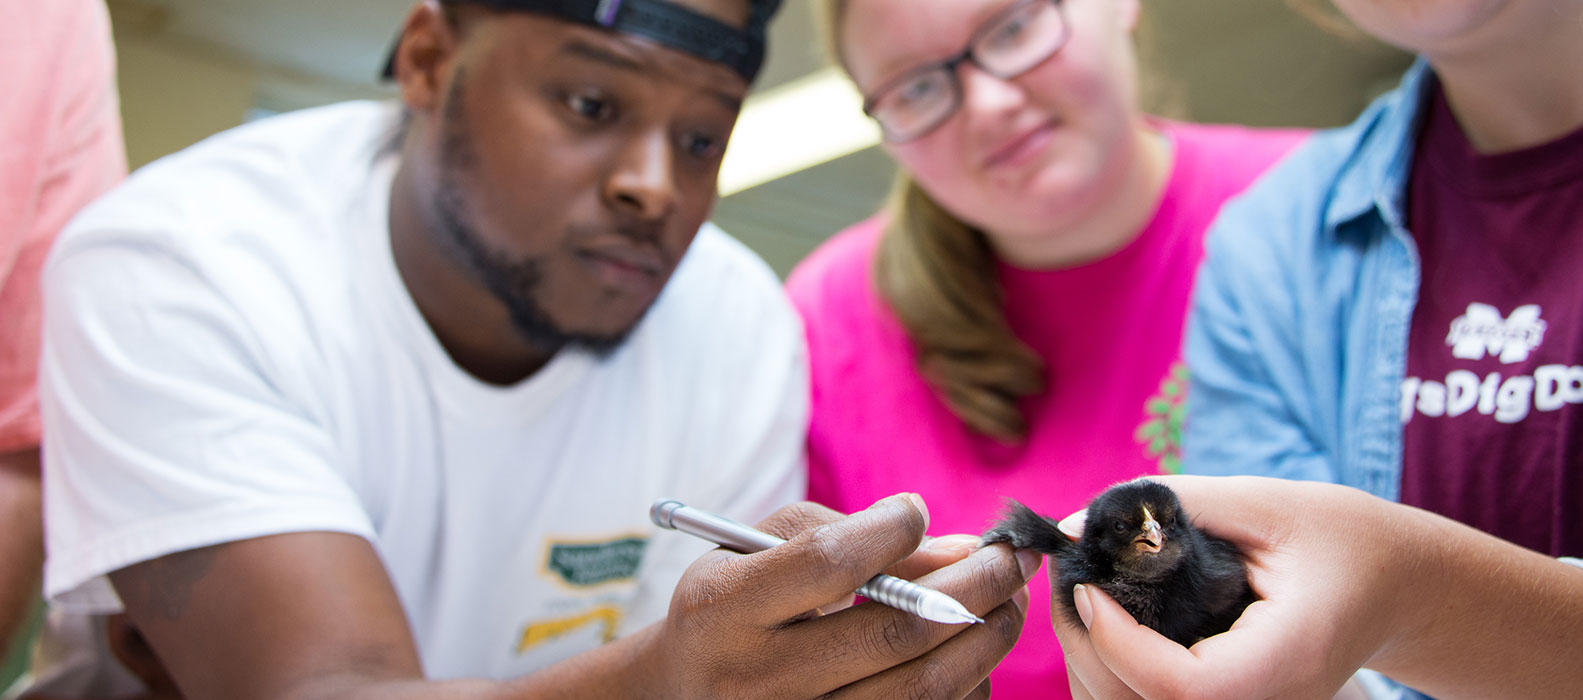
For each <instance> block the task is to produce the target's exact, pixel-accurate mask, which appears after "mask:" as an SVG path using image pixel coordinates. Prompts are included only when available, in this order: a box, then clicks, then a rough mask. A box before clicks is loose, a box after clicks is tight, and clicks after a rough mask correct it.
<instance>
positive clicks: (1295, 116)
mask: <svg viewBox="0 0 1583 700" xmlns="http://www.w3.org/2000/svg"><path fill="white" fill-rule="evenodd" d="M1143 2H1144V7H1145V25H1144V27H1143V28H1142V29H1141V31H1140V42H1141V44H1142V47H1141V53H1142V55H1143V56H1144V63H1145V66H1144V73H1145V77H1146V80H1147V82H1148V85H1147V88H1146V91H1145V101H1146V103H1147V104H1148V105H1149V106H1150V107H1151V109H1152V110H1153V111H1155V112H1157V113H1161V114H1164V115H1166V116H1171V117H1176V118H1184V119H1195V120H1202V121H1229V122H1241V123H1247V124H1259V125H1302V126H1331V125H1338V124H1342V123H1345V122H1346V121H1348V120H1350V119H1351V118H1352V116H1353V115H1355V114H1356V113H1357V112H1358V111H1359V110H1360V109H1361V108H1362V107H1363V106H1364V105H1365V104H1366V103H1367V101H1368V99H1370V98H1371V97H1373V96H1374V95H1376V94H1378V93H1379V92H1381V91H1383V90H1385V89H1387V88H1389V87H1390V86H1391V85H1393V84H1394V82H1395V80H1396V77H1397V76H1398V75H1399V74H1400V72H1401V71H1402V69H1403V68H1404V67H1405V66H1406V63H1407V58H1406V57H1405V56H1402V55H1401V54H1399V53H1397V52H1394V51H1392V50H1389V49H1386V48H1384V47H1381V46H1380V45H1378V44H1376V43H1373V42H1370V41H1365V40H1362V39H1358V38H1348V37H1345V36H1341V35H1338V34H1337V33H1335V32H1333V31H1327V30H1325V29H1322V28H1320V27H1318V26H1316V25H1315V24H1314V23H1313V22H1311V21H1309V20H1308V19H1305V18H1303V17H1300V16H1299V15H1297V14H1296V13H1295V12H1293V11H1292V10H1291V9H1290V8H1288V7H1287V6H1286V4H1285V3H1283V2H1281V1H1280V0H1143ZM811 5H812V3H811V2H809V1H808V0H787V3H786V8H785V10H783V11H782V14H781V16H780V18H779V19H778V20H777V24H776V25H775V27H774V31H773V36H772V44H771V56H770V60H769V64H768V66H767V68H766V72H765V75H764V77H763V78H762V79H761V81H760V84H759V86H758V88H759V89H767V88H772V87H774V86H776V85H780V84H782V83H785V82H786V81H788V80H792V79H795V78H797V77H799V76H802V75H805V74H807V73H809V72H811V71H813V70H816V69H817V68H819V67H820V66H822V65H823V56H822V51H821V48H820V43H819V40H818V37H817V32H816V31H815V29H814V22H813V17H812V14H813V13H812V12H811ZM109 6H110V8H111V13H112V17H113V19H114V22H115V26H116V39H117V42H118V43H119V60H120V81H121V100H122V105H123V113H124V118H125V128H126V139H127V150H128V155H129V157H130V160H131V162H132V165H133V167H137V166H139V165H141V164H144V163H146V162H148V161H150V160H152V159H154V158H157V157H159V156H161V155H164V154H166V153H170V152H172V151H174V150H178V149H180V148H182V147H185V146H187V145H189V144H191V143H194V142H196V141H198V140H199V139H202V138H204V137H205V136H208V135H210V134H212V133H214V132H216V131H220V130H222V129H226V128H229V127H232V126H235V125H237V124H240V123H241V122H242V121H243V120H244V118H246V117H247V116H248V115H249V114H256V112H255V111H254V110H264V111H266V112H278V111H286V110H290V109H296V108H301V107H307V106H312V105H316V104H324V103H327V102H333V101H336V100H339V99H346V98H349V97H380V96H386V95H389V94H390V93H389V90H388V88H384V87H381V86H379V85H376V84H375V82H374V80H373V76H374V75H375V73H376V71H377V69H378V67H379V64H380V61H381V60H383V57H384V52H385V49H386V47H387V46H388V44H389V42H390V40H391V38H392V36H393V35H394V33H395V31H396V29H397V27H398V26H399V24H400V22H401V19H402V17H403V15H404V13H405V12H406V10H407V8H408V7H410V2H409V0H335V1H333V2H325V1H324V0H270V1H268V2H258V1H257V0H109ZM794 137H796V136H795V135H789V138H794ZM891 173H892V166H891V164H890V162H889V160H888V158H886V157H885V155H884V154H883V153H882V152H880V151H879V150H878V149H877V148H869V149H865V150H862V151H858V152H856V153H853V154H851V155H848V156H846V157H843V158H839V159H836V160H834V161H831V162H828V163H825V164H823V165H819V166H816V167H812V168H809V169H807V170H804V171H802V172H799V173H795V174H791V175H789V176H786V177H783V178H780V179H778V180H775V181H773V182H770V183H768V184H765V185H762V186H759V187H755V188H753V189H750V190H746V191H744V192H741V193H738V194H735V195H733V196H730V197H727V198H725V199H723V200H722V201H721V202H720V205H719V206H718V207H717V209H716V216H715V218H716V220H717V221H718V222H719V223H720V224H721V225H722V226H724V227H725V228H726V230H728V231H731V232H732V233H733V234H735V235H736V236H738V237H739V238H741V239H743V240H744V241H746V242H747V243H748V244H749V245H750V246H752V247H753V248H754V249H755V250H757V251H758V252H759V253H760V255H762V256H764V257H765V258H766V259H767V260H768V261H769V262H770V264H771V265H772V266H773V267H775V268H776V270H777V271H779V272H781V273H782V274H784V273H785V272H786V271H787V270H789V269H790V267H791V266H792V265H793V264H795V263H796V262H797V261H798V260H800V259H801V258H802V257H803V256H804V255H806V254H807V252H808V251H810V250H811V249H812V248H813V247H814V246H816V245H817V244H818V243H819V242H820V241H822V240H824V239H825V238H826V237H828V236H829V235H830V234H831V233H833V232H834V231H836V230H838V229H840V228H841V227H843V226H845V225H847V224H850V223H852V222H854V221H856V220H858V219H861V218H863V217H864V216H866V215H867V214H868V213H870V212H871V211H873V210H874V208H875V207H876V206H877V205H878V203H879V201H880V200H881V199H882V198H883V196H884V194H885V192H886V191H887V188H888V183H889V180H890V177H891Z"/></svg>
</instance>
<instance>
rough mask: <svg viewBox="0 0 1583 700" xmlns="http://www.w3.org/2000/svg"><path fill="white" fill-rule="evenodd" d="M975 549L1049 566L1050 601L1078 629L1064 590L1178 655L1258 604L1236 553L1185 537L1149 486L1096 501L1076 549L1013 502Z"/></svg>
mask: <svg viewBox="0 0 1583 700" xmlns="http://www.w3.org/2000/svg"><path fill="white" fill-rule="evenodd" d="M983 541H984V543H985V544H990V543H994V542H1009V543H1011V544H1012V545H1013V546H1015V547H1018V548H1029V549H1032V550H1034V551H1038V552H1042V553H1044V554H1047V555H1050V556H1051V557H1053V558H1054V560H1055V564H1056V571H1057V576H1058V578H1057V585H1056V586H1055V590H1056V591H1057V593H1056V594H1055V597H1056V599H1057V600H1059V601H1060V603H1061V605H1060V607H1061V608H1062V609H1063V610H1064V611H1065V614H1066V616H1067V619H1068V620H1069V621H1070V622H1072V623H1073V624H1074V625H1076V626H1078V627H1079V628H1081V627H1082V623H1081V622H1080V621H1079V619H1078V614H1077V608H1076V607H1075V605H1074V603H1073V600H1072V589H1073V587H1075V586H1076V585H1077V584H1080V583H1081V584H1090V585H1094V586H1097V587H1099V588H1100V589H1101V590H1103V591H1105V592H1106V593H1107V594H1109V595H1110V597H1112V598H1114V599H1115V600H1116V602H1117V603H1120V604H1121V606H1122V608H1124V609H1126V611H1127V612H1129V613H1131V614H1132V616H1133V617H1134V618H1136V619H1137V621H1138V622H1139V623H1141V624H1144V625H1147V626H1148V627H1150V628H1152V629H1154V630H1155V631H1157V632H1159V633H1160V634H1162V635H1164V636H1165V637H1167V638H1168V639H1171V640H1172V641H1174V642H1176V643H1178V644H1181V645H1182V646H1192V645H1193V643H1194V642H1196V641H1198V640H1199V639H1202V638H1204V637H1210V636H1213V635H1216V634H1219V633H1221V632H1224V631H1226V630H1227V629H1230V628H1231V624H1232V623H1233V622H1236V620H1237V618H1238V617H1239V616H1241V615H1242V611H1243V609H1245V608H1247V607H1248V605H1249V604H1250V603H1252V602H1253V601H1254V600H1257V596H1255V595H1254V594H1253V591H1252V589H1251V588H1249V586H1248V577H1247V569H1246V566H1245V565H1244V563H1243V558H1242V554H1241V553H1240V552H1238V551H1237V548H1236V547H1235V546H1234V545H1232V544H1231V543H1229V542H1227V541H1225V540H1222V539H1220V538H1217V537H1215V536H1213V535H1210V534H1207V533H1205V532H1203V531H1201V530H1199V529H1198V528H1196V527H1194V526H1193V523H1192V521H1191V519H1190V518H1189V517H1188V515H1187V513H1185V512H1183V510H1182V506H1181V503H1180V501H1178V500H1177V498H1176V494H1175V493H1174V492H1172V491H1171V489H1170V488H1169V487H1167V486H1165V485H1163V484H1159V483H1156V482H1153V481H1141V480H1140V481H1130V482H1127V483H1123V484H1118V485H1116V486H1113V487H1111V488H1110V489H1108V490H1106V491H1105V492H1104V493H1102V494H1100V495H1099V497H1098V498H1095V499H1094V500H1093V502H1092V503H1090V504H1089V506H1088V517H1087V520H1086V521H1085V523H1084V526H1083V537H1082V539H1080V540H1078V541H1076V542H1073V541H1072V540H1071V539H1069V538H1068V537H1067V536H1066V535H1065V534H1064V533H1062V532H1061V531H1060V530H1059V529H1058V528H1057V527H1056V523H1055V521H1053V520H1051V519H1049V518H1046V517H1043V516H1041V515H1039V514H1037V513H1034V512H1033V511H1032V510H1029V509H1028V508H1027V506H1024V505H1022V504H1020V503H1016V502H1012V504H1011V506H1010V509H1009V512H1008V513H1007V515H1006V517H1005V519H1003V520H1002V521H1001V522H1000V523H999V524H997V525H996V526H995V527H994V528H993V529H991V530H990V531H989V532H988V533H986V534H985V535H984V538H983Z"/></svg>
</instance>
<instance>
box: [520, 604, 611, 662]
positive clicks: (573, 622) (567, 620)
mask: <svg viewBox="0 0 1583 700" xmlns="http://www.w3.org/2000/svg"><path fill="white" fill-rule="evenodd" d="M596 623H598V624H603V625H604V628H603V629H602V630H601V631H600V642H601V643H604V644H609V643H610V642H611V640H614V639H615V638H616V627H617V626H618V625H619V624H620V623H621V608H618V607H615V606H613V605H601V606H599V607H597V608H594V609H593V610H589V611H588V612H585V613H581V614H578V615H572V616H570V617H562V618H557V619H553V620H544V621H542V622H535V623H533V624H530V625H528V626H527V627H524V628H523V629H522V637H521V639H519V640H518V641H517V653H518V654H522V653H525V652H527V651H528V650H529V649H532V648H533V647H536V646H538V645H540V644H543V643H545V642H548V641H550V640H552V639H555V638H556V637H560V636H562V635H565V634H569V633H571V632H573V631H575V630H577V629H580V628H582V627H586V626H588V625H590V624H596Z"/></svg>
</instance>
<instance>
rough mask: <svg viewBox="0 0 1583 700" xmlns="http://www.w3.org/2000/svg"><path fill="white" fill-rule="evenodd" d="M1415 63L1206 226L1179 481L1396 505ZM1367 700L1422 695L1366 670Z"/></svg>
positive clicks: (1423, 70) (1414, 268)
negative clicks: (1322, 489) (1238, 478)
mask: <svg viewBox="0 0 1583 700" xmlns="http://www.w3.org/2000/svg"><path fill="white" fill-rule="evenodd" d="M1430 80H1431V76H1430V72H1429V69H1428V66H1427V65H1426V64H1425V63H1424V62H1423V61H1422V60H1420V61H1419V62H1418V63H1417V64H1415V65H1414V66H1413V67H1412V68H1411V69H1410V70H1409V71H1408V72H1407V74H1406V75H1405V77H1404V78H1403V80H1402V83H1401V85H1400V86H1399V87H1397V88H1396V89H1395V90H1394V91H1392V92H1390V93H1388V94H1386V95H1384V96H1382V97H1380V98H1379V99H1378V100H1376V101H1375V102H1374V103H1373V104H1372V105H1370V106H1369V108H1368V109H1367V110H1365V111H1364V113H1363V114H1362V116H1360V117H1359V118H1358V119H1357V121H1355V122H1354V123H1352V124H1351V125H1350V126H1346V127H1343V128H1339V129H1334V130H1330V131H1326V132H1322V133H1319V134H1316V135H1315V136H1314V137H1313V138H1311V139H1309V141H1308V142H1307V143H1305V144H1304V145H1302V146H1300V147H1299V148H1298V150H1296V151H1294V152H1293V153H1292V154H1291V155H1289V156H1288V157H1287V158H1286V159H1285V160H1284V161H1283V162H1282V163H1280V164H1279V165H1277V166H1276V167H1275V168H1274V169H1272V170H1271V171H1270V172H1269V173H1267V174H1266V175H1265V176H1264V177H1263V178H1262V179H1261V180H1260V181H1259V182H1258V183H1256V184H1254V186H1253V187H1252V188H1250V189H1249V190H1248V191H1247V192H1245V193H1244V194H1243V195H1242V196H1240V197H1238V198H1237V199H1235V200H1233V201H1231V202H1230V203H1228V204H1227V205H1226V207H1225V209H1223V210H1222V212H1221V214H1220V217H1219V218H1218V219H1217V220H1216V222H1215V224H1214V225H1213V226H1212V227H1211V229H1210V233H1209V238H1208V241H1207V244H1206V246H1207V250H1206V257H1205V261H1204V264H1203V266H1202V267H1201V268H1200V271H1199V277H1198V282H1197V285H1198V286H1197V288H1196V290H1195V293H1194V299H1193V306H1192V311H1191V313H1190V316H1189V319H1188V328H1187V339H1186V341H1185V342H1186V350H1185V353H1186V358H1187V362H1188V365H1189V367H1190V368H1191V370H1192V384H1191V388H1190V390H1189V392H1188V399H1187V401H1188V414H1187V420H1186V423H1185V426H1184V429H1183V430H1184V432H1183V447H1182V450H1183V462H1182V465H1183V471H1186V472H1189V473H1197V474H1259V475H1264V476H1276V477H1284V478H1290V479H1308V480H1317V481H1329V482H1337V483H1342V484H1347V485H1350V486H1354V487H1357V488H1360V489H1363V490H1365V491H1368V492H1370V493H1373V494H1375V495H1377V496H1380V497H1382V498H1386V499H1389V500H1392V501H1395V500H1398V496H1399V494H1400V490H1401V465H1402V421H1401V418H1400V415H1401V411H1400V408H1399V405H1398V404H1399V402H1400V396H1401V385H1402V378H1403V375H1404V374H1405V372H1406V366H1407V336H1408V329H1409V327H1410V326H1411V322H1412V314H1413V307H1414V305H1415V304H1416V302H1417V298H1418V283H1419V259H1418V249H1417V246H1416V245H1415V243H1414V241H1413V238H1412V236H1411V235H1410V234H1409V233H1408V232H1407V229H1406V228H1405V226H1404V223H1405V221H1406V218H1405V213H1406V199H1407V196H1406V195H1407V185H1408V182H1407V180H1408V176H1409V174H1410V173H1411V170H1412V163H1413V149H1414V146H1415V145H1416V142H1417V134H1418V124H1419V116H1420V113H1421V112H1422V111H1423V110H1424V107H1425V103H1426V102H1427V100H1426V89H1427V88H1428V86H1429V85H1430ZM1358 678H1359V680H1360V681H1362V682H1363V683H1364V685H1365V687H1367V689H1368V691H1369V694H1370V696H1371V697H1374V698H1422V697H1425V696H1423V695H1421V694H1418V693H1416V692H1414V691H1412V690H1410V689H1408V688H1405V687H1403V686H1400V685H1398V684H1395V683H1393V682H1391V681H1389V680H1388V679H1385V678H1384V677H1383V676H1380V675H1378V674H1375V673H1373V672H1368V671H1365V672H1362V673H1360V674H1359V676H1358Z"/></svg>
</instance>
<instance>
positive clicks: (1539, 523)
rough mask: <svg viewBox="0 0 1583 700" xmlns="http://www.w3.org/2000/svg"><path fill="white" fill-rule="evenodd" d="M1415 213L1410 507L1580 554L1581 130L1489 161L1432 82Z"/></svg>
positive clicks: (1406, 412)
mask: <svg viewBox="0 0 1583 700" xmlns="http://www.w3.org/2000/svg"><path fill="white" fill-rule="evenodd" d="M1408 216H1409V217H1410V218H1409V220H1408V228H1409V229H1411V230H1412V232H1413V237H1414V239H1415V240H1416V241H1417V243H1418V249H1419V253H1420V255H1421V256H1422V261H1423V280H1422V289H1421V291H1420V293H1419V300H1418V306H1417V307H1416V308H1415V310H1414V312H1413V322H1412V331H1411V335H1410V337H1409V339H1408V344H1407V379H1406V381H1404V382H1403V385H1402V416H1403V419H1404V420H1405V421H1406V426H1405V434H1404V440H1405V442H1404V449H1403V464H1402V494H1401V500H1402V502H1403V503H1407V504H1411V505H1415V506H1419V507H1422V508H1425V509H1428V510H1432V511H1435V512H1438V513H1441V514H1443V515H1446V516H1448V517H1451V518H1455V519H1457V520H1460V521H1462V522H1464V523H1467V524H1469V525H1472V526H1474V527H1477V528H1479V529H1481V530H1484V531H1486V532H1489V533H1492V534H1495V535H1497V536H1500V537H1502V538H1505V539H1507V540H1510V541H1512V542H1515V543H1517V544H1520V545H1523V546H1525V547H1528V548H1531V549H1535V550H1538V551H1540V552H1545V553H1548V554H1550V555H1553V556H1578V555H1580V554H1583V405H1580V404H1583V129H1579V130H1577V131H1574V132H1572V133H1571V134H1568V135H1566V136H1563V137H1561V138H1560V139H1557V140H1555V141H1551V142H1550V143H1546V144H1542V145H1539V146H1534V147H1532V148H1525V149H1522V150H1519V151H1514V152H1510V153H1502V154H1497V155H1480V154H1478V153H1477V152H1476V151H1474V150H1473V147H1472V146H1471V145H1470V144H1469V143H1468V141H1467V138H1466V137H1465V136H1464V135H1463V133H1462V130H1461V127H1460V126H1458V124H1457V122H1456V118H1455V116H1454V115H1452V113H1451V110H1450V108H1449V107H1448V106H1447V104H1446V101H1445V98H1444V96H1443V94H1442V93H1441V91H1440V89H1439V87H1438V86H1436V87H1435V88H1434V94H1433V96H1432V99H1431V100H1430V104H1429V105H1428V106H1427V109H1426V113H1425V120H1424V123H1423V125H1422V129H1421V131H1420V135H1419V143H1418V150H1417V155H1416V156H1415V158H1414V161H1413V169H1412V181H1411V185H1410V189H1409V191H1408Z"/></svg>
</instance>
